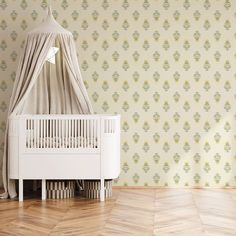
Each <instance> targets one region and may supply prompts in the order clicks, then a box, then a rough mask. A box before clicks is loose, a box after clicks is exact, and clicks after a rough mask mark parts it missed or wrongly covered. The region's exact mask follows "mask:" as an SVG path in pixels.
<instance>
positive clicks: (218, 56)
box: [0, 0, 236, 187]
mask: <svg viewBox="0 0 236 236" xmlns="http://www.w3.org/2000/svg"><path fill="white" fill-rule="evenodd" d="M52 5H53V9H54V15H55V17H56V19H57V20H58V21H59V22H60V23H61V24H62V25H63V27H65V28H67V29H68V30H70V31H72V32H73V35H74V39H75V42H76V46H77V50H78V55H79V60H80V66H81V71H82V74H83V76H84V79H85V84H86V86H87V89H88V92H89V96H90V98H91V100H92V103H93V106H94V109H95V111H96V112H97V113H120V114H121V115H122V124H121V125H122V140H121V149H122V151H121V155H122V163H121V168H122V170H121V175H120V178H119V179H118V180H117V181H116V184H117V185H130V186H143V185H145V186H169V187H183V186H210V187H220V186H236V105H235V102H236V92H235V91H236V90H235V88H236V50H235V48H236V47H235V45H236V30H235V20H236V1H233V0H214V1H213V0H202V1H201V0H52ZM46 6H47V2H46V1H39V0H0V150H1V153H0V155H1V156H2V151H3V146H4V140H3V137H4V130H5V123H6V114H7V107H8V103H9V97H10V94H11V91H12V85H13V80H14V77H15V72H16V67H17V62H18V60H19V55H20V53H21V50H22V47H23V44H24V39H25V37H26V33H27V31H29V30H31V29H32V28H34V27H35V26H36V25H37V24H38V23H40V22H41V21H42V19H43V18H44V16H45V10H46Z"/></svg>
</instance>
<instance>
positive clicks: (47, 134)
mask: <svg viewBox="0 0 236 236" xmlns="http://www.w3.org/2000/svg"><path fill="white" fill-rule="evenodd" d="M8 137H9V149H8V151H9V161H10V169H9V173H10V178H11V179H18V180H19V201H23V180H26V179H30V180H34V179H37V180H42V199H43V200H44V199H46V180H47V179H50V180H53V179H100V180H101V194H100V199H101V201H103V200H104V179H114V178H117V177H118V175H119V173H120V116H119V115H17V116H12V117H10V118H9V135H8Z"/></svg>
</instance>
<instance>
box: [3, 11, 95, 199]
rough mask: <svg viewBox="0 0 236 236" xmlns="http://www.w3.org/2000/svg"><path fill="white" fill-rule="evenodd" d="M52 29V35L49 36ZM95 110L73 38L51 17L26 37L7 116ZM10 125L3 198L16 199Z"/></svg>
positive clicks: (4, 161)
mask: <svg viewBox="0 0 236 236" xmlns="http://www.w3.org/2000/svg"><path fill="white" fill-rule="evenodd" d="M50 29H51V32H50ZM52 46H56V47H59V52H58V53H57V54H56V64H55V65H51V64H50V63H49V62H46V57H47V53H48V51H49V49H50V48H51V47H52ZM92 112H93V110H92V106H91V103H90V101H89V97H88V95H87V91H86V88H85V86H84V83H83V80H82V76H81V73H80V69H79V64H78V60H77V56H76V49H75V45H74V42H73V36H72V34H71V33H70V32H68V31H66V30H64V29H63V28H62V27H61V26H60V25H59V24H58V23H57V22H56V21H55V20H54V19H53V18H52V15H51V14H50V16H49V17H48V18H47V19H46V21H45V22H44V23H43V24H42V25H41V26H40V27H39V28H37V29H36V30H33V31H32V32H31V33H30V34H29V35H28V37H27V41H26V45H25V49H24V53H23V56H22V57H21V59H20V62H19V66H18V69H17V73H16V79H15V83H14V88H13V92H12V96H11V100H10V105H9V112H8V115H9V116H12V115H18V114H89V113H92ZM8 170H9V162H8V122H7V126H6V134H5V148H4V155H3V166H2V173H3V185H4V193H2V194H1V195H0V197H1V198H7V197H8V196H10V197H11V198H14V197H16V196H17V194H16V189H15V181H14V180H10V179H9V175H8Z"/></svg>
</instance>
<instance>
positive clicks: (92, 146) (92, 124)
mask: <svg viewBox="0 0 236 236" xmlns="http://www.w3.org/2000/svg"><path fill="white" fill-rule="evenodd" d="M93 128H94V120H91V127H90V129H91V148H94V145H93V144H94V143H93Z"/></svg>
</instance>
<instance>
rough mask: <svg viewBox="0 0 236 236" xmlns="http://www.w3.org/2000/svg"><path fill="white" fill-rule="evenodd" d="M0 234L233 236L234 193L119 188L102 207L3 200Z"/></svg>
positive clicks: (70, 202)
mask: <svg viewBox="0 0 236 236" xmlns="http://www.w3.org/2000/svg"><path fill="white" fill-rule="evenodd" d="M0 235H17V236H21V235H24V236H26V235H30V236H34V235H35V236H36V235H40V236H43V235H53V236H54V235H55V236H57V235H58V236H60V235H67V236H68V235H84V236H87V235H88V236H93V235H108V236H110V235H111V236H112V235H137V236H139V235H140V236H145V235H157V236H167V235H175V236H223V235H224V236H227V235H228V236H229V235H230V236H236V190H228V189H225V190H222V189H126V188H123V189H122V188H121V189H115V190H114V194H113V197H112V199H110V200H107V201H106V202H104V203H101V202H99V201H97V200H86V199H82V198H74V199H70V200H47V201H45V202H42V201H41V200H40V199H39V198H38V199H33V200H32V199H31V200H25V201H24V202H23V203H18V201H16V200H14V201H13V200H1V201H0Z"/></svg>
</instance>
